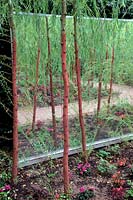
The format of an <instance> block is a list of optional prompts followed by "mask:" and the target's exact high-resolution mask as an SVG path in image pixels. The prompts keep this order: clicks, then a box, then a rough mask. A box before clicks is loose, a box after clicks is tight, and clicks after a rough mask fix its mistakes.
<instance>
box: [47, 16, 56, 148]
mask: <svg viewBox="0 0 133 200" xmlns="http://www.w3.org/2000/svg"><path fill="white" fill-rule="evenodd" d="M46 31H47V43H48V69H49V77H50V97H51V108H52V121H53V139H54V145H55V146H57V138H56V118H55V104H54V95H53V77H52V76H53V74H52V66H51V45H50V37H49V25H48V17H47V16H46Z"/></svg>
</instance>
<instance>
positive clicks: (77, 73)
mask: <svg viewBox="0 0 133 200" xmlns="http://www.w3.org/2000/svg"><path fill="white" fill-rule="evenodd" d="M75 5H76V0H74V1H73V6H74V17H73V18H74V48H75V69H76V77H77V86H78V105H79V122H80V127H81V132H82V152H83V159H84V162H87V151H86V134H85V126H84V119H83V111H82V89H81V74H80V61H79V56H78V43H77V16H76V7H75Z"/></svg>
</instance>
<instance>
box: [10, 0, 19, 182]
mask: <svg viewBox="0 0 133 200" xmlns="http://www.w3.org/2000/svg"><path fill="white" fill-rule="evenodd" d="M12 11H13V9H12V4H11V3H9V12H10V14H9V23H10V30H11V42H12V47H11V48H12V93H13V164H12V180H13V182H15V180H16V178H17V174H18V115H17V112H18V97H17V85H16V72H17V55H16V52H17V44H16V35H15V26H14V22H13V16H12V13H13V12H12Z"/></svg>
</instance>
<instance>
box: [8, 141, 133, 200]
mask: <svg viewBox="0 0 133 200" xmlns="http://www.w3.org/2000/svg"><path fill="white" fill-rule="evenodd" d="M69 169H70V187H71V188H70V189H71V190H70V191H71V194H70V196H71V197H70V199H71V200H72V199H76V200H78V199H81V198H79V196H78V195H79V194H80V195H82V196H84V193H85V191H86V190H88V189H89V191H91V192H92V191H93V192H94V197H92V198H91V199H93V200H112V199H119V200H122V199H127V200H130V199H132V197H133V141H131V142H126V141H125V142H123V143H121V144H120V145H119V144H116V145H112V146H108V147H105V148H102V149H98V150H92V151H91V152H90V155H89V158H88V165H87V166H86V169H84V168H83V165H82V156H81V154H77V155H75V156H71V157H70V158H69ZM4 170H5V169H4ZM7 183H8V184H9V183H10V182H7ZM8 192H9V191H8ZM62 192H63V165H62V159H56V160H50V161H49V162H44V163H40V164H37V165H33V166H30V167H25V168H23V169H20V170H19V174H18V183H16V184H14V185H13V184H11V190H10V192H9V196H10V197H12V199H16V200H24V199H25V200H28V199H35V200H44V199H45V200H50V199H51V200H55V199H60V200H61V199H68V198H63V195H61V194H62ZM77 194H78V195H77ZM89 194H90V193H89ZM61 196H62V197H61ZM59 197H60V198H59ZM82 199H89V198H82Z"/></svg>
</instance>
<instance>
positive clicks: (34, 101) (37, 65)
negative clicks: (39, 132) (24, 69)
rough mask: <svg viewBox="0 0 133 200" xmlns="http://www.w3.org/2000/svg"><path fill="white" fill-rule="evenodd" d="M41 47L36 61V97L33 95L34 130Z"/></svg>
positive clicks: (33, 126) (33, 125)
mask: <svg viewBox="0 0 133 200" xmlns="http://www.w3.org/2000/svg"><path fill="white" fill-rule="evenodd" d="M40 52H41V51H40V47H38V52H37V62H36V83H35V88H34V97H33V119H32V130H34V128H35V121H36V108H37V89H38V72H39V63H40Z"/></svg>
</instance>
